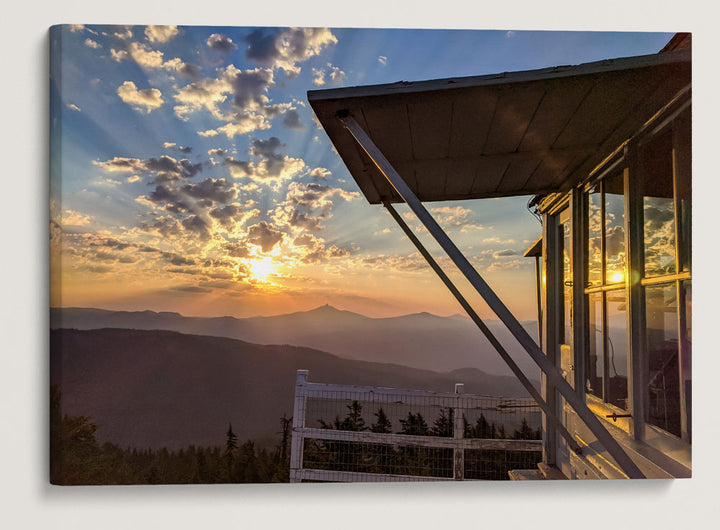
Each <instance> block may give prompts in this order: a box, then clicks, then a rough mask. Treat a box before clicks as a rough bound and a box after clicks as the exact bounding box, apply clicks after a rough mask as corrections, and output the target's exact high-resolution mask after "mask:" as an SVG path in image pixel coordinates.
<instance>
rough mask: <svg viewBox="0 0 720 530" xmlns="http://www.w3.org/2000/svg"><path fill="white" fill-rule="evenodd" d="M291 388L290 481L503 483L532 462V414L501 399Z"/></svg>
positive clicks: (535, 435)
mask: <svg viewBox="0 0 720 530" xmlns="http://www.w3.org/2000/svg"><path fill="white" fill-rule="evenodd" d="M307 376H308V372H307V371H306V370H298V376H297V382H296V385H295V407H294V415H293V437H292V450H291V451H292V452H291V458H290V481H291V482H317V481H321V482H388V481H390V482H399V481H426V480H473V479H495V480H497V479H500V480H503V479H507V478H508V475H507V472H508V471H509V470H510V469H529V468H533V467H535V466H536V464H537V463H538V462H540V458H541V454H542V441H541V429H540V409H539V407H538V406H537V405H536V404H535V402H534V401H533V400H532V399H506V398H499V397H488V396H478V395H471V394H464V393H463V392H462V384H458V385H456V386H455V393H441V392H430V391H424V390H401V389H394V388H380V387H360V386H348V385H332V384H323V383H310V382H308V380H307Z"/></svg>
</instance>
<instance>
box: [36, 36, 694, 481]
mask: <svg viewBox="0 0 720 530" xmlns="http://www.w3.org/2000/svg"><path fill="white" fill-rule="evenodd" d="M691 40H692V39H691V35H690V34H686V33H675V34H673V33H652V32H638V33H620V32H550V31H510V30H508V31H498V30H493V31H486V30H473V31H469V30H462V31H461V30H430V29H370V28H368V29H361V28H283V27H277V28H276V27H201V26H110V25H81V24H76V25H60V26H54V27H52V28H51V29H50V123H49V125H50V201H51V202H50V260H51V264H50V271H51V281H50V290H51V292H50V306H51V307H50V324H51V332H50V362H49V364H50V389H49V399H50V418H49V431H50V450H51V455H50V470H49V474H50V477H49V478H50V482H51V483H52V484H57V485H110V484H211V483H271V482H293V483H308V482H387V481H461V480H466V481H468V480H556V479H557V480H575V479H606V478H609V479H642V478H685V477H690V475H691V472H692V464H691V448H692V413H691V411H692V392H691V389H692V370H691V352H692V347H691V343H692V252H691V248H692V245H691V242H692V227H691V219H692V193H691V190H692V186H691V174H692V167H691V160H692V153H691V129H692V124H691V111H692V93H691V54H692V45H691ZM297 487H301V486H297Z"/></svg>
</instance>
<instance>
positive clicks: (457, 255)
mask: <svg viewBox="0 0 720 530" xmlns="http://www.w3.org/2000/svg"><path fill="white" fill-rule="evenodd" d="M338 119H339V120H340V121H341V122H342V124H343V125H344V126H345V128H346V129H347V130H348V131H349V132H350V134H351V135H352V136H353V137H354V138H355V140H356V141H357V143H358V145H359V146H360V147H361V148H362V149H363V150H364V151H365V153H367V155H368V156H369V157H370V159H371V160H372V161H373V163H374V164H375V165H376V166H377V168H378V169H379V170H380V172H381V173H382V174H383V176H384V177H385V178H386V179H387V181H388V182H389V183H390V185H391V186H392V187H393V188H394V189H395V191H397V193H398V194H399V195H400V197H402V199H403V200H404V201H405V202H406V203H407V205H408V206H409V207H410V209H411V210H412V211H413V212H414V213H415V215H416V216H417V217H418V219H419V220H420V222H422V224H423V225H424V226H425V228H426V229H427V230H428V232H430V234H431V235H432V236H433V238H435V240H436V241H437V242H438V243H439V244H440V247H441V248H442V249H443V250H444V251H445V253H446V254H447V255H448V256H449V257H450V259H451V260H452V261H453V263H455V265H456V266H457V267H458V269H460V272H462V274H463V275H464V276H465V278H467V280H468V281H469V282H470V284H471V285H472V286H473V287H474V288H475V290H476V291H477V292H478V294H480V296H482V297H483V299H484V300H485V302H486V303H487V304H488V306H490V309H492V310H493V312H494V313H495V314H496V315H497V316H498V317H499V318H500V320H502V322H503V323H504V324H505V326H506V327H507V328H508V330H509V331H510V333H512V335H513V337H515V339H516V340H517V341H518V342H519V343H520V345H521V346H522V347H523V348H524V349H525V351H527V353H528V354H529V355H530V357H531V358H532V360H533V361H534V362H535V364H537V365H538V367H539V368H540V370H542V372H543V373H544V374H545V376H546V377H547V379H548V382H549V383H551V384H554V385H555V388H556V389H557V390H558V392H560V394H561V395H562V396H563V397H564V398H565V400H566V401H567V403H568V404H569V405H570V406H571V407H572V408H573V409H574V410H575V412H576V413H577V415H578V416H579V417H580V419H581V420H582V421H583V422H584V423H585V425H587V427H588V428H589V429H590V430H591V431H592V433H593V434H594V435H595V437H596V438H597V439H598V441H599V442H600V443H601V444H602V445H603V446H604V447H605V448H606V449H607V451H608V453H610V455H611V456H612V457H613V458H614V459H615V461H616V462H617V463H618V465H619V466H620V467H621V468H622V470H623V471H624V472H625V473H626V475H627V476H628V477H629V478H645V475H643V473H642V472H641V471H640V469H639V468H638V467H637V465H636V464H635V462H633V460H632V459H631V458H630V457H629V456H628V454H627V453H626V452H625V451H624V450H623V449H622V447H620V444H619V443H618V442H617V440H615V438H613V437H612V435H611V434H610V433H609V432H608V431H607V429H605V427H603V425H602V424H601V423H600V420H598V418H597V417H596V416H595V414H593V413H592V411H591V410H590V409H589V408H588V407H587V405H586V404H585V402H584V401H583V400H582V399H581V397H580V396H579V395H578V394H576V393H575V391H574V390H573V388H572V387H571V386H570V385H569V384H568V382H567V381H566V380H565V378H564V377H563V376H562V374H561V373H560V372H559V371H558V369H557V368H556V367H555V365H554V364H553V363H552V361H550V359H548V358H547V356H546V355H545V354H544V353H543V351H542V350H541V349H540V347H539V346H538V345H537V344H536V343H535V341H534V340H533V339H532V337H530V335H529V334H528V332H527V331H526V330H525V328H523V327H522V325H521V324H520V322H518V320H517V319H516V318H515V316H514V315H513V314H512V313H511V312H510V310H509V309H508V308H507V307H506V306H505V304H504V303H503V302H502V301H501V300H500V298H498V296H497V295H496V294H495V292H494V291H493V290H492V289H491V288H490V286H489V285H488V284H487V283H486V282H485V280H484V279H483V278H482V277H481V276H480V274H478V272H477V271H476V270H475V268H474V267H473V266H472V265H471V264H470V262H469V261H468V260H467V258H466V257H465V256H464V255H463V253H462V252H461V251H460V250H459V249H458V248H457V246H455V243H453V242H452V240H451V239H450V238H449V237H448V235H447V234H446V233H445V232H444V231H443V229H442V228H441V227H440V225H439V224H438V223H437V221H435V219H434V218H433V216H432V215H430V213H429V212H428V211H427V209H426V208H425V206H423V204H422V202H420V200H419V199H418V198H417V196H416V195H415V194H414V193H413V192H412V190H411V189H410V187H409V186H408V185H407V184H406V183H405V181H404V180H403V179H402V177H401V176H400V175H399V174H398V172H397V171H395V168H393V167H392V165H391V164H390V162H388V160H387V159H386V158H385V156H384V155H383V154H382V152H381V151H380V150H379V149H378V148H377V146H376V145H375V144H374V143H373V141H372V140H371V139H370V137H369V136H368V135H367V133H366V132H365V131H364V130H363V128H362V127H361V126H360V125H359V124H358V123H357V121H355V119H354V118H353V117H352V116H338Z"/></svg>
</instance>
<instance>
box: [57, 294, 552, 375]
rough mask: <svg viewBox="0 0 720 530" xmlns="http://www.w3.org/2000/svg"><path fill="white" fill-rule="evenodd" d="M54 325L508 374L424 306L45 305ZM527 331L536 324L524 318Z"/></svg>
mask: <svg viewBox="0 0 720 530" xmlns="http://www.w3.org/2000/svg"><path fill="white" fill-rule="evenodd" d="M50 324H51V328H52V329H60V328H74V329H99V328H125V329H146V330H148V329H166V330H171V331H179V332H181V333H189V334H199V335H211V336H219V337H228V338H234V339H238V340H243V341H247V342H250V343H253V344H292V345H295V346H306V347H309V348H315V349H318V350H321V351H327V352H331V353H333V354H335V355H338V356H341V357H344V358H347V359H355V360H368V361H374V362H390V363H395V364H399V365H404V366H411V367H415V368H419V369H427V370H432V371H440V372H442V371H448V370H452V369H457V368H465V367H471V368H477V369H480V370H482V371H485V372H487V373H492V374H496V375H510V374H511V372H510V370H509V369H508V368H507V367H506V366H505V364H504V362H503V361H502V360H501V358H500V357H499V355H498V354H497V352H496V351H495V350H494V348H493V347H492V346H491V345H490V344H489V342H488V341H487V339H486V338H485V337H484V336H483V335H482V334H481V333H480V331H479V330H478V329H477V328H476V327H475V324H474V323H473V322H472V321H471V320H470V319H469V318H466V317H462V316H459V315H451V316H448V317H443V316H438V315H433V314H431V313H427V312H420V313H412V314H408V315H401V316H395V317H382V318H373V317H367V316H365V315H361V314H359V313H354V312H352V311H347V310H341V309H337V308H335V307H333V306H330V305H327V304H326V305H323V306H319V307H316V308H314V309H312V310H310V311H297V312H293V313H286V314H281V315H273V316H256V317H247V318H236V317H231V316H223V317H187V316H183V315H181V314H180V313H175V312H155V311H150V310H146V311H113V310H107V309H98V308H77V307H76V308H51V318H50ZM486 324H487V325H488V327H489V328H490V329H491V331H492V332H493V333H494V334H495V336H496V337H497V338H498V340H499V341H500V342H501V343H502V344H503V345H504V346H505V348H506V349H507V351H508V352H509V353H510V355H511V356H512V357H513V358H514V359H515V362H516V363H517V364H518V365H519V366H520V367H521V368H522V369H523V370H524V371H526V373H527V374H528V375H529V376H530V377H538V376H539V371H538V369H537V367H536V366H535V364H534V363H533V362H532V360H531V359H530V358H529V356H528V355H527V354H526V353H525V352H524V350H522V348H521V347H520V346H519V344H517V342H516V341H515V339H514V338H513V337H512V336H511V335H510V333H509V332H508V331H507V329H505V327H504V326H503V325H502V323H500V322H498V321H493V320H488V321H486ZM523 325H524V327H525V328H526V330H527V331H528V333H530V335H531V336H533V337H535V336H536V335H537V325H536V323H534V322H524V323H523Z"/></svg>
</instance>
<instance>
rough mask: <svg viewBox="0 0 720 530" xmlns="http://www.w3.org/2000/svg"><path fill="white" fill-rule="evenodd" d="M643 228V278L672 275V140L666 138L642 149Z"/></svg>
mask: <svg viewBox="0 0 720 530" xmlns="http://www.w3.org/2000/svg"><path fill="white" fill-rule="evenodd" d="M641 167H642V168H643V169H642V176H643V190H644V191H643V217H644V220H643V224H644V238H643V239H644V246H645V275H646V276H659V275H662V274H674V273H675V272H676V270H677V269H676V266H675V208H674V204H673V169H672V139H671V137H670V135H669V134H662V135H658V137H657V138H656V139H655V140H653V141H652V142H650V143H649V144H647V145H646V146H644V148H643V150H642V153H641Z"/></svg>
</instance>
